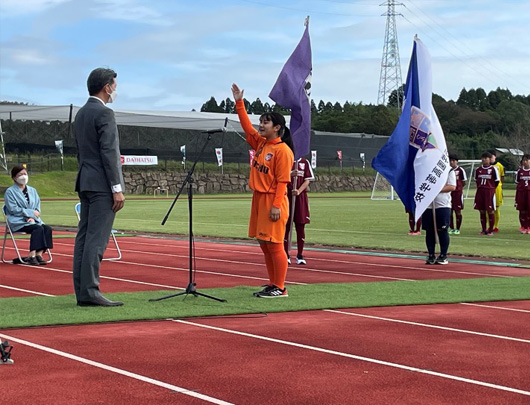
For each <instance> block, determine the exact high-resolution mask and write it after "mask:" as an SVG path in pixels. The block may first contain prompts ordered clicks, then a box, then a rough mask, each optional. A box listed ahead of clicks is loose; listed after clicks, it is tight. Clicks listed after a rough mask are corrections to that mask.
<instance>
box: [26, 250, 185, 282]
mask: <svg viewBox="0 0 530 405" xmlns="http://www.w3.org/2000/svg"><path fill="white" fill-rule="evenodd" d="M55 255H58V256H60V255H62V254H61V253H54V256H55ZM122 263H123V262H122ZM125 263H126V262H125ZM130 264H135V263H130ZM28 267H29V268H30V269H32V270H38V271H54V272H56V273H66V274H72V271H71V270H62V269H57V268H54V267H50V266H49V265H48V266H28ZM99 278H102V279H106V280H114V281H122V282H124V283H132V284H142V285H149V286H153V287H162V288H171V289H173V290H185V288H182V287H175V286H172V285H166V284H157V283H148V282H146V281H138V280H130V279H125V278H118V277H110V276H102V275H101V274H100V276H99Z"/></svg>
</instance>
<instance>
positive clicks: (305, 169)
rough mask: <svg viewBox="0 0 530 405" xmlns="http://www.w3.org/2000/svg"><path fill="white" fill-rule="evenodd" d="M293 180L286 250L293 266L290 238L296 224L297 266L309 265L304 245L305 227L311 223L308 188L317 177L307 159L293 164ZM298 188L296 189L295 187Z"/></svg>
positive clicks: (286, 229)
mask: <svg viewBox="0 0 530 405" xmlns="http://www.w3.org/2000/svg"><path fill="white" fill-rule="evenodd" d="M291 177H292V178H293V180H292V181H291V182H290V183H289V184H288V185H287V199H288V200H289V219H288V220H287V227H286V228H285V239H284V248H285V252H286V253H287V261H288V263H289V264H291V258H290V256H289V242H290V241H289V238H290V237H291V235H290V234H291V224H292V223H294V225H295V229H296V248H297V255H296V264H307V262H306V260H305V259H304V244H305V226H306V224H308V223H310V222H311V217H310V214H309V199H308V197H307V186H309V183H310V182H311V181H313V180H315V175H314V174H313V169H312V168H311V164H310V163H309V162H308V161H307V159H305V158H300V159H298V160H297V161H296V162H294V164H293V170H292V171H291ZM293 186H296V187H293ZM293 198H294V202H295V203H294V217H293V218H291V214H293V207H292V203H293Z"/></svg>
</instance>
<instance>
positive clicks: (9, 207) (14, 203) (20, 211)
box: [4, 184, 44, 232]
mask: <svg viewBox="0 0 530 405" xmlns="http://www.w3.org/2000/svg"><path fill="white" fill-rule="evenodd" d="M27 188H28V196H29V203H28V200H26V197H25V196H24V193H23V192H22V190H20V188H19V187H18V185H16V184H13V185H12V186H11V187H9V188H8V189H7V190H6V192H5V194H4V204H5V205H4V207H5V214H6V217H7V222H9V226H10V227H11V230H12V231H13V232H16V231H18V230H19V229H21V228H24V227H25V226H26V225H34V224H36V225H42V224H43V223H44V222H42V219H41V218H40V217H36V216H35V213H34V211H39V212H40V198H39V194H38V193H37V190H35V189H34V188H33V187H31V186H27ZM28 218H33V219H34V220H35V222H34V223H30V222H27V219H28Z"/></svg>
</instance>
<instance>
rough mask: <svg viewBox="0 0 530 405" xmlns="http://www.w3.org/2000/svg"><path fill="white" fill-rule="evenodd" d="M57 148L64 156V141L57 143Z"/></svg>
mask: <svg viewBox="0 0 530 405" xmlns="http://www.w3.org/2000/svg"><path fill="white" fill-rule="evenodd" d="M55 147H56V148H57V150H58V151H59V153H60V154H61V155H62V154H63V141H62V140H61V141H55Z"/></svg>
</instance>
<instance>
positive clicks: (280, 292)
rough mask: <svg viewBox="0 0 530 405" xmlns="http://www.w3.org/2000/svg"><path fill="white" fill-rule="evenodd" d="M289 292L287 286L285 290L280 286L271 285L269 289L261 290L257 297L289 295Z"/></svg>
mask: <svg viewBox="0 0 530 405" xmlns="http://www.w3.org/2000/svg"><path fill="white" fill-rule="evenodd" d="M288 296H289V295H288V294H287V288H284V289H283V290H282V289H281V288H279V287H276V286H275V285H273V286H271V288H270V289H269V290H267V291H263V292H261V291H260V292H259V293H258V295H257V297H259V298H280V297H288Z"/></svg>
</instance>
